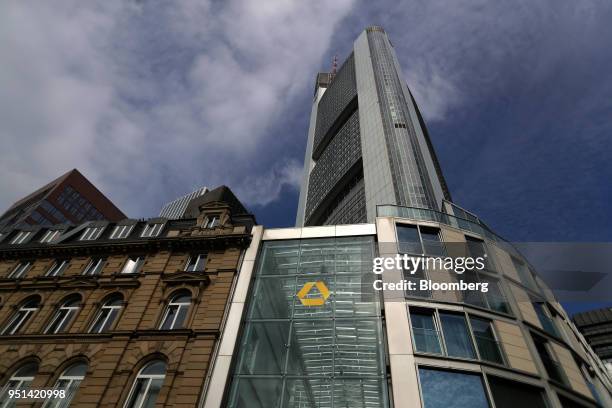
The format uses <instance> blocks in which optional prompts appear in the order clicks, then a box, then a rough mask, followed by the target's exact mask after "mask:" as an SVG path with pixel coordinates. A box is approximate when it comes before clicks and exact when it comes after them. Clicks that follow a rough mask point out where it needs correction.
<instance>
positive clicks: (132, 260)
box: [121, 256, 144, 274]
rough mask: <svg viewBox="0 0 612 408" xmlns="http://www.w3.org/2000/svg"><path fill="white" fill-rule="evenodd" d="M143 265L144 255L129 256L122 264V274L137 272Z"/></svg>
mask: <svg viewBox="0 0 612 408" xmlns="http://www.w3.org/2000/svg"><path fill="white" fill-rule="evenodd" d="M142 265H144V256H130V257H129V258H128V260H127V261H126V262H125V264H124V265H123V269H122V270H121V273H122V274H127V273H138V272H140V269H141V268H142Z"/></svg>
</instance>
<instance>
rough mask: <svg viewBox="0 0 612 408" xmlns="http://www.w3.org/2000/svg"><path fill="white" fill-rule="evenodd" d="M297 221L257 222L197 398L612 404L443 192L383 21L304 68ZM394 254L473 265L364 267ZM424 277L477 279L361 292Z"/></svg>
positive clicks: (498, 249)
mask: <svg viewBox="0 0 612 408" xmlns="http://www.w3.org/2000/svg"><path fill="white" fill-rule="evenodd" d="M354 223H360V224H354ZM297 224H298V227H296V228H285V229H266V228H264V227H261V226H257V227H255V228H254V229H253V239H252V241H251V244H250V246H249V248H248V250H247V251H246V252H245V256H244V260H243V262H242V266H241V269H240V272H239V275H238V280H237V283H236V289H235V291H234V292H233V294H232V296H231V299H230V302H231V304H230V306H229V312H228V319H227V321H226V322H225V323H224V328H223V330H222V337H221V343H220V347H219V349H218V350H217V351H216V352H215V357H214V359H213V367H212V374H211V380H210V382H209V383H208V386H207V392H206V393H204V394H203V395H202V399H201V402H200V407H201V408H221V407H223V408H226V407H229V408H246V407H248V408H268V407H279V408H306V407H317V408H338V407H342V408H345V407H350V408H366V407H368V408H388V407H393V408H446V407H449V408H491V407H496V408H514V407H530V408H576V407H585V408H586V407H610V406H612V400H611V399H610V390H611V389H612V387H611V383H610V379H609V377H608V376H607V374H606V371H605V366H604V365H603V363H602V362H601V360H600V359H599V358H598V357H597V356H596V355H595V353H594V352H593V350H592V349H591V347H590V346H589V345H588V344H587V343H586V342H585V341H584V339H582V338H581V336H580V335H579V334H578V332H577V330H576V328H575V326H574V325H573V324H572V323H571V320H570V319H569V317H568V315H567V314H566V312H565V311H564V310H563V308H562V307H561V305H560V304H559V303H558V302H557V300H556V299H555V297H554V296H553V294H552V292H551V291H550V290H549V288H548V287H547V286H546V284H545V283H544V282H543V281H542V280H541V279H540V278H539V277H538V276H537V274H536V273H535V272H534V271H533V268H532V267H531V266H530V265H529V263H528V262H527V260H526V259H525V258H524V257H523V256H522V255H521V254H520V253H519V252H518V251H517V250H516V249H515V248H514V247H513V246H512V245H511V244H510V243H508V242H506V241H505V240H504V239H502V238H500V237H499V236H497V235H496V234H495V233H494V232H493V231H491V230H490V229H489V228H488V227H487V226H486V225H485V224H484V223H483V222H482V221H481V220H480V219H479V218H478V217H477V216H475V215H474V214H472V213H470V212H468V211H466V210H465V209H463V208H461V207H459V206H457V205H456V204H454V203H452V202H451V200H450V194H449V193H448V190H447V188H446V184H445V182H444V179H443V177H442V174H441V171H440V166H439V164H438V162H437V160H436V158H435V153H434V151H433V148H432V145H431V142H430V141H429V137H428V135H427V131H426V129H425V126H424V124H423V121H422V118H421V116H420V114H419V112H418V109H417V107H416V104H415V103H414V100H413V99H412V96H411V95H410V92H409V91H408V89H407V88H406V86H405V84H404V82H403V80H402V75H401V73H400V69H399V66H398V64H397V59H396V57H395V55H394V52H393V47H392V45H391V43H390V42H389V39H388V38H387V36H386V34H385V33H384V32H383V30H382V29H381V28H379V27H371V28H368V29H366V30H365V31H364V32H363V33H362V34H361V35H360V36H359V38H358V39H357V40H356V41H355V44H354V47H353V52H352V53H351V55H350V56H349V57H348V58H347V60H346V61H345V62H344V64H343V65H342V67H341V68H340V69H339V70H338V72H337V73H335V75H334V74H333V73H332V75H327V74H319V75H318V76H317V80H316V90H315V99H314V103H313V108H312V115H311V122H310V129H309V138H308V145H307V152H306V164H305V174H304V182H303V185H302V190H301V194H300V206H299V210H298V217H297ZM303 225H304V226H303ZM398 255H400V256H403V255H406V256H410V257H426V258H431V259H434V260H435V259H440V258H449V259H459V258H465V257H472V258H481V259H483V260H484V261H483V268H481V269H479V270H471V271H462V270H459V269H458V268H452V267H451V268H450V269H446V268H441V267H437V268H435V267H434V268H432V269H427V270H425V269H423V268H420V269H417V270H414V271H412V272H410V271H408V270H406V269H403V268H399V267H393V268H390V269H389V270H387V271H385V272H384V273H383V274H382V275H376V274H375V273H374V270H373V263H374V258H375V257H388V258H395V257H396V256H398ZM376 281H379V283H376ZM420 281H426V282H427V281H431V282H434V283H437V284H447V285H448V284H458V283H460V282H463V283H464V284H472V285H477V284H478V285H485V284H486V287H487V290H486V291H484V290H483V291H480V290H434V289H430V288H428V287H424V288H420V287H418V286H417V289H416V290H411V289H408V288H404V287H403V286H402V287H400V290H397V289H396V290H385V291H379V290H375V288H374V285H379V286H378V287H380V285H381V284H383V283H384V284H398V283H402V282H413V283H416V284H417V285H420Z"/></svg>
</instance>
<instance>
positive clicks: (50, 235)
mask: <svg viewBox="0 0 612 408" xmlns="http://www.w3.org/2000/svg"><path fill="white" fill-rule="evenodd" d="M60 235H61V231H60V230H48V231H47V232H45V234H44V235H43V237H42V238H41V239H40V242H41V243H42V244H50V243H51V242H53V241H55V239H56V238H58V237H59V236H60Z"/></svg>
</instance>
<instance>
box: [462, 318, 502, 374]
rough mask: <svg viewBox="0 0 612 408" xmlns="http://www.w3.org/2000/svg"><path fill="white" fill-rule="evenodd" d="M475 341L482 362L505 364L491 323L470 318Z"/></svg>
mask: <svg viewBox="0 0 612 408" xmlns="http://www.w3.org/2000/svg"><path fill="white" fill-rule="evenodd" d="M470 323H471V324H472V331H473V332H474V339H475V340H476V346H477V348H478V353H479V354H480V359H481V360H486V361H490V362H492V363H497V364H504V359H503V357H502V353H501V350H500V348H499V344H498V342H497V339H496V337H495V331H494V330H493V325H492V323H491V322H490V321H488V320H484V319H479V318H476V317H471V318H470Z"/></svg>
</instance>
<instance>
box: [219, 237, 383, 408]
mask: <svg viewBox="0 0 612 408" xmlns="http://www.w3.org/2000/svg"><path fill="white" fill-rule="evenodd" d="M373 251H374V240H373V237H349V238H330V239H311V240H301V241H268V242H265V243H263V245H262V249H261V253H260V255H259V260H258V266H257V269H256V271H255V276H254V281H253V288H254V289H253V292H252V294H251V298H250V302H249V305H248V310H247V316H246V319H245V323H244V327H243V332H242V338H241V339H240V343H239V350H238V357H237V362H236V364H235V368H234V372H233V378H232V385H231V389H230V395H229V401H228V406H229V407H249V408H257V407H262V408H264V407H265V408H273V407H283V408H289V407H290V408H306V407H387V406H388V402H387V401H388V399H387V380H386V374H385V358H384V354H385V352H384V343H383V337H382V320H381V314H380V303H379V299H378V294H376V295H374V292H373V290H372V285H371V279H372V277H371V275H372V269H371V265H372V257H373ZM304 287H306V289H308V288H310V289H309V290H308V291H306V290H304ZM327 291H328V293H326V292H327ZM306 292H307V293H306ZM298 294H299V295H300V296H298Z"/></svg>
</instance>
